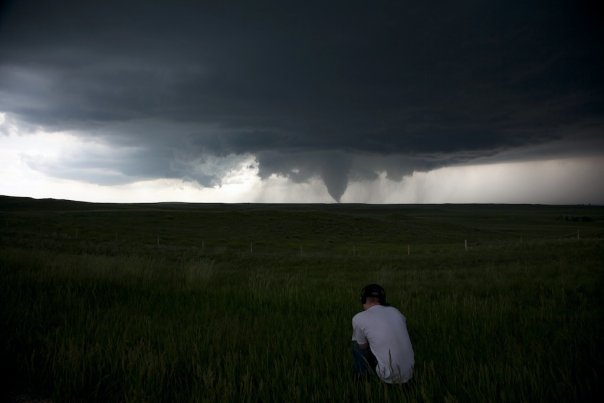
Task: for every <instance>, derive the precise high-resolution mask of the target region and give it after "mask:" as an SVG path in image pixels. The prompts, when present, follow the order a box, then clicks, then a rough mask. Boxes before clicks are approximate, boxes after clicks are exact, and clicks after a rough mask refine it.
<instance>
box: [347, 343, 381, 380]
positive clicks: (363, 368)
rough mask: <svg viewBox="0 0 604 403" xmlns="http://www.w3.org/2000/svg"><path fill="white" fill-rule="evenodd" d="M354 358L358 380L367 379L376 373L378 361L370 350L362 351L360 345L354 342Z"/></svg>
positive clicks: (355, 373)
mask: <svg viewBox="0 0 604 403" xmlns="http://www.w3.org/2000/svg"><path fill="white" fill-rule="evenodd" d="M352 358H353V361H354V375H355V376H356V377H357V378H367V377H369V375H371V374H374V373H375V366H376V365H377V359H376V358H375V356H374V355H373V353H372V352H371V350H370V349H369V348H366V349H362V348H361V347H359V343H357V342H356V341H353V342H352Z"/></svg>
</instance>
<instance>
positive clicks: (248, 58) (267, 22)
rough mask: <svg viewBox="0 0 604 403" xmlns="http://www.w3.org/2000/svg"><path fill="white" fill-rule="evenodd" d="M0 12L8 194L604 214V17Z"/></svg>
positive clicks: (0, 108) (367, 8) (421, 5)
mask: <svg viewBox="0 0 604 403" xmlns="http://www.w3.org/2000/svg"><path fill="white" fill-rule="evenodd" d="M0 4H2V6H0V147H1V149H0V158H1V159H2V161H3V162H0V183H1V184H0V193H2V194H12V195H20V196H35V197H65V198H76V199H86V200H92V201H95V200H98V201H101V200H117V201H120V200H121V201H161V200H174V201H176V200H183V201H184V200H186V201H199V202H203V201H246V202H255V201H263V202H282V201H285V202H296V201H300V202H332V201H345V202H370V203H383V202H418V203H423V202H504V203H505V202H510V203H517V202H518V203H523V202H531V203H533V202H535V203H597V204H602V203H604V184H603V182H604V181H603V180H601V176H602V175H601V174H602V171H603V168H604V91H603V90H604V74H603V72H604V48H603V47H602V43H604V29H603V28H602V27H604V14H603V13H602V10H601V9H600V8H599V7H598V5H597V2H590V1H556V0H551V1H533V0H523V1H516V0H506V1H498V0H490V1H467V0H461V1H455V2H451V1H447V2H410V1H358V2H354V1H325V0H324V1H320V2H314V1H300V2H289V1H198V2H187V1H178V0H172V1H148V0H147V1H133V0H120V1H107V0H105V1H102V2H92V1H90V2H89V1H81V0H79V1H67V0H52V1H50V0H48V1H46V0H37V1H34V0H32V1H28V0H20V1H4V2H2V3H0ZM119 195H122V197H120V196H119Z"/></svg>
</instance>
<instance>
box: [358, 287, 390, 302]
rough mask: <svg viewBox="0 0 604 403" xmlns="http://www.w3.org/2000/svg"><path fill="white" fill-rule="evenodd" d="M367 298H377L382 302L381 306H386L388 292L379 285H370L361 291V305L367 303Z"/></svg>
mask: <svg viewBox="0 0 604 403" xmlns="http://www.w3.org/2000/svg"><path fill="white" fill-rule="evenodd" d="M367 297H375V298H378V299H379V300H380V304H381V305H386V291H384V289H383V288H382V286H380V285H379V284H369V285H366V286H365V287H363V290H362V291H361V303H362V304H364V303H366V302H367Z"/></svg>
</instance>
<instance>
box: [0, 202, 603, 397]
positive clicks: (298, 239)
mask: <svg viewBox="0 0 604 403" xmlns="http://www.w3.org/2000/svg"><path fill="white" fill-rule="evenodd" d="M0 235H1V236H0V326H1V328H0V330H1V332H0V348H1V350H0V366H1V368H0V370H2V372H3V373H4V374H8V375H4V376H3V379H2V390H1V391H0V398H3V400H8V401H10V400H12V401H18V400H23V399H25V397H28V398H32V399H33V398H44V399H51V400H52V401H54V402H70V401H86V402H94V401H99V402H105V401H127V402H143V401H154V402H155V401H194V402H195V401H200V402H202V401H210V402H211V401H233V402H246V401H249V402H285V401H321V402H324V401H346V402H348V401H379V402H382V401H459V402H467V401H530V402H537V401H586V400H594V399H598V398H600V397H601V395H602V391H603V390H602V386H600V383H601V378H602V374H603V369H604V352H603V349H602V340H604V337H603V336H604V331H603V330H604V321H603V314H604V311H603V307H604V303H603V302H604V301H603V292H602V288H603V286H604V275H603V274H604V265H603V264H602V263H603V262H604V259H603V258H604V208H603V207H597V206H528V205H526V206H509V205H507V206H506V205H503V206H502V205H424V206H419V205H409V206H404V205H399V206H366V205H203V204H199V205H197V204H192V205H191V204H148V205H101V204H87V203H75V202H66V201H53V200H31V199H20V198H8V197H0ZM466 245H467V246H466ZM369 282H379V283H381V284H382V285H383V286H384V287H385V288H386V291H387V294H388V298H389V300H390V303H391V304H393V305H395V306H397V307H398V308H399V309H400V310H401V311H402V312H403V314H404V315H405V316H406V317H407V324H408V327H409V332H410V335H411V339H412V342H413V347H414V350H415V355H416V366H415V372H414V379H413V381H412V382H411V383H410V384H408V385H405V386H404V387H386V386H385V385H383V384H381V383H380V382H378V381H377V380H372V381H369V382H361V383H358V382H355V381H354V380H353V378H352V376H351V375H352V373H351V371H352V357H351V353H350V338H351V318H352V316H353V315H354V314H355V313H356V312H358V311H359V310H360V304H359V302H358V294H359V291H360V288H361V287H362V286H364V285H365V284H366V283H369Z"/></svg>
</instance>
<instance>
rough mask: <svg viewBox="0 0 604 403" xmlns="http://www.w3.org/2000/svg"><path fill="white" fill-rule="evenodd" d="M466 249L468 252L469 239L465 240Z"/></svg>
mask: <svg viewBox="0 0 604 403" xmlns="http://www.w3.org/2000/svg"><path fill="white" fill-rule="evenodd" d="M465 248H466V251H467V250H468V240H467V239H466V240H465Z"/></svg>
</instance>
